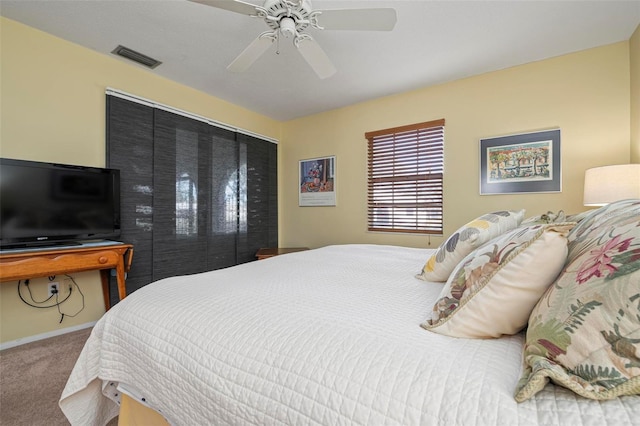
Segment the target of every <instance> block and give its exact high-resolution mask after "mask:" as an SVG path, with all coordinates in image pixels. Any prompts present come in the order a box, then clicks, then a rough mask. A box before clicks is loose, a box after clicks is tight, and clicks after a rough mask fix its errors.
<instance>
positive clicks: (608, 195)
mask: <svg viewBox="0 0 640 426" xmlns="http://www.w3.org/2000/svg"><path fill="white" fill-rule="evenodd" d="M628 198H640V164H620V165H616V166H605V167H596V168H593V169H589V170H587V171H586V172H585V174H584V205H585V206H604V205H606V204H609V203H612V202H614V201H618V200H625V199H628Z"/></svg>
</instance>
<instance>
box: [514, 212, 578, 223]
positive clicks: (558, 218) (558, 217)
mask: <svg viewBox="0 0 640 426" xmlns="http://www.w3.org/2000/svg"><path fill="white" fill-rule="evenodd" d="M562 222H567V219H566V215H565V214H564V211H563V210H560V211H558V213H554V212H552V211H548V212H546V213H544V214H541V215H538V216H532V217H529V218H527V219H525V220H523V221H522V223H521V224H520V225H522V226H525V225H526V226H528V225H535V224H540V223H562ZM568 222H575V221H574V220H569V221H568Z"/></svg>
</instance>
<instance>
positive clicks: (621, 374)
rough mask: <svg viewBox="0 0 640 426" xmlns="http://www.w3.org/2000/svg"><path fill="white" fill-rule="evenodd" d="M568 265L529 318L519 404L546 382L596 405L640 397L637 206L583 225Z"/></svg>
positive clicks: (609, 209) (573, 236) (619, 207)
mask: <svg viewBox="0 0 640 426" xmlns="http://www.w3.org/2000/svg"><path fill="white" fill-rule="evenodd" d="M583 225H584V226H583ZM568 259H569V260H568V262H567V266H566V267H565V269H564V271H563V273H562V274H561V276H560V277H559V278H558V280H557V281H556V282H555V283H554V284H553V285H552V286H551V287H550V288H549V289H548V291H547V292H546V293H545V295H544V296H543V297H542V298H541V299H540V301H539V302H538V304H537V305H536V307H535V308H534V310H533V312H532V313H531V317H530V319H529V328H528V330H527V337H526V343H525V348H524V364H525V369H524V372H523V375H522V378H521V379H520V382H519V383H518V386H517V388H516V395H515V399H516V401H518V402H522V401H525V400H527V399H529V398H531V397H532V396H533V395H535V394H536V393H537V392H539V391H540V390H542V388H543V387H544V386H545V385H546V384H547V382H548V381H549V379H551V380H552V381H553V382H554V383H556V384H558V385H561V386H564V387H566V388H568V389H570V390H572V391H573V392H575V393H577V394H578V395H582V396H584V397H587V398H592V399H612V398H615V397H617V396H620V395H631V394H640V200H635V201H633V202H623V203H614V204H611V205H608V206H606V207H603V208H602V209H598V210H597V211H595V212H594V214H593V215H590V216H588V217H587V218H585V219H583V221H582V222H581V223H580V224H578V225H577V226H576V227H575V228H574V229H573V230H572V231H571V233H570V234H569V256H568Z"/></svg>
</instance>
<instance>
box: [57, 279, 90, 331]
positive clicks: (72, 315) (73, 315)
mask: <svg viewBox="0 0 640 426" xmlns="http://www.w3.org/2000/svg"><path fill="white" fill-rule="evenodd" d="M65 276H66V277H67V278H69V279H70V280H71V282H72V283H73V285H75V286H76V288H77V289H78V293H80V296H81V297H82V306H81V307H80V309H78V311H77V312H76V313H75V314H65V313H63V312H62V311H61V310H60V303H62V302H64V300H63V301H62V302H60V303H56V306H57V307H58V313H59V314H60V323H62V320H63V319H64V317H65V316H67V317H70V318H73V317H75V316H77V315H78V314H79V313H80V312H82V311H83V310H84V293H82V290H80V286H79V285H78V283H77V282H76V280H74V279H73V277H72V276H71V275H67V274H65ZM72 291H73V287H72V286H70V287H69V297H70V296H71V292H72ZM57 299H58V294H57V293H56V300H57ZM65 300H67V299H65Z"/></svg>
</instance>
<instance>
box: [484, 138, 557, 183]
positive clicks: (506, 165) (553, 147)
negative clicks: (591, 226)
mask: <svg viewBox="0 0 640 426" xmlns="http://www.w3.org/2000/svg"><path fill="white" fill-rule="evenodd" d="M561 172H562V170H561V163H560V129H550V130H544V131H539V132H532V133H521V134H514V135H508V136H499V137H493V138H486V139H480V195H494V194H519V193H534V192H562V174H561Z"/></svg>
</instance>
